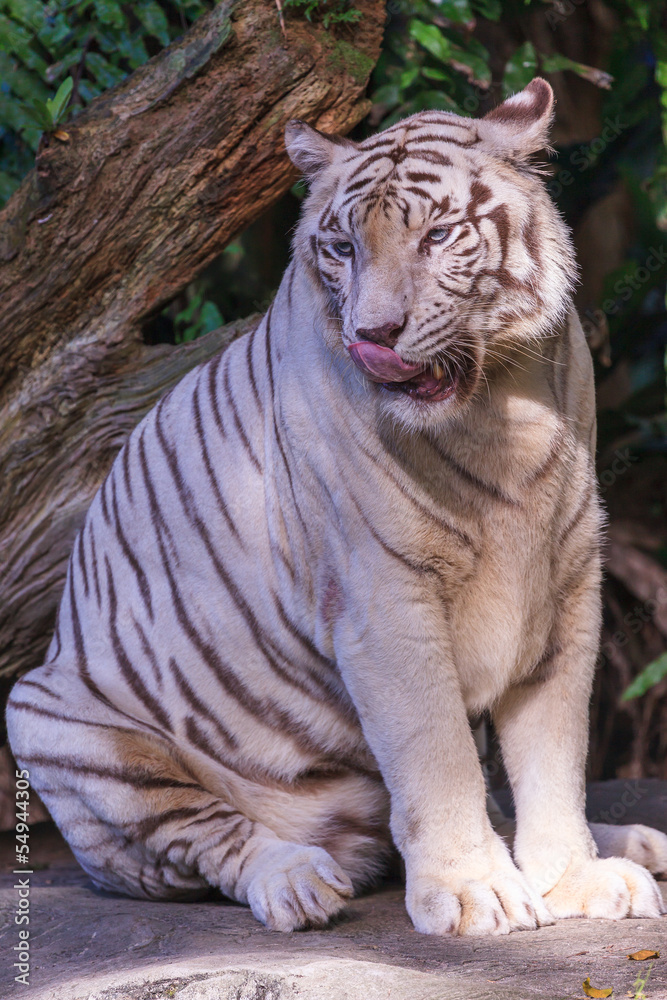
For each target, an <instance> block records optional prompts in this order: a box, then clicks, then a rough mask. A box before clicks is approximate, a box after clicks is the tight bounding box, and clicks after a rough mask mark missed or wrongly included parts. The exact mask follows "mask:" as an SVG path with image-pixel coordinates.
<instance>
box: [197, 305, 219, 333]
mask: <svg viewBox="0 0 667 1000" xmlns="http://www.w3.org/2000/svg"><path fill="white" fill-rule="evenodd" d="M223 323H224V320H223V318H222V314H221V313H220V310H219V309H218V307H217V306H216V304H215V302H210V301H207V302H205V303H204V305H203V306H202V308H201V312H200V314H199V327H200V336H201V335H202V334H204V333H210V332H211V330H217V329H218V327H220V326H222V324H223Z"/></svg>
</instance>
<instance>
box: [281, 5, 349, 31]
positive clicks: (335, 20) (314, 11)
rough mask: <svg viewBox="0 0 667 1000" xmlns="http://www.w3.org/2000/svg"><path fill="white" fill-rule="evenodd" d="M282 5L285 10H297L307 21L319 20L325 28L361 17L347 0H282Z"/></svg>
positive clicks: (347, 22)
mask: <svg viewBox="0 0 667 1000" xmlns="http://www.w3.org/2000/svg"><path fill="white" fill-rule="evenodd" d="M282 6H283V8H284V9H285V10H287V9H288V8H292V9H293V10H298V11H299V12H300V13H301V14H303V16H304V17H305V18H306V19H307V20H308V21H321V22H322V24H323V25H324V27H325V28H331V27H333V26H334V25H337V24H350V25H351V24H356V22H357V21H359V20H360V19H361V17H362V14H361V11H360V10H356V9H355V8H354V7H351V6H350V4H349V0H283V4H282Z"/></svg>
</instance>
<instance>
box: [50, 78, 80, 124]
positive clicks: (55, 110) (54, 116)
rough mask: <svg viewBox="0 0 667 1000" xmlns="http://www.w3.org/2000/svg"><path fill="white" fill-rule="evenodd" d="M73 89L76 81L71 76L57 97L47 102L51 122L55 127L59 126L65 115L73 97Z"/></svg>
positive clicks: (64, 82)
mask: <svg viewBox="0 0 667 1000" xmlns="http://www.w3.org/2000/svg"><path fill="white" fill-rule="evenodd" d="M73 87H74V80H73V79H72V77H71V76H68V77H67V79H66V80H63V82H62V83H61V84H60V86H59V87H58V89H57V91H56V96H55V97H53V98H52V99H50V100H48V101H47V102H46V110H47V111H48V113H49V115H50V116H51V121H52V123H53V124H54V125H57V124H58V122H59V121H60V119H61V118H62V117H63V115H64V114H65V111H66V110H67V105H68V104H69V99H70V97H71V96H72V88H73Z"/></svg>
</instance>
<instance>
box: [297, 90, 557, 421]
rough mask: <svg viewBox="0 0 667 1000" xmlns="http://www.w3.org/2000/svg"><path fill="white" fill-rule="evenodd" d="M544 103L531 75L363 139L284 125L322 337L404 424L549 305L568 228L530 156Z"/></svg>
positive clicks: (546, 315) (517, 340)
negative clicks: (489, 102)
mask: <svg viewBox="0 0 667 1000" xmlns="http://www.w3.org/2000/svg"><path fill="white" fill-rule="evenodd" d="M552 107H553V94H552V91H551V88H550V87H549V85H548V84H547V83H546V82H545V81H544V80H540V79H536V80H533V81H532V83H531V84H530V85H529V86H528V87H527V88H526V89H525V90H524V91H522V92H521V93H520V94H517V95H515V96H514V97H512V98H510V99H509V100H507V101H505V102H504V104H502V105H500V106H499V107H498V108H496V109H495V110H494V111H492V112H491V113H490V114H488V115H486V117H485V118H483V119H480V120H473V119H467V118H461V117H459V116H457V115H454V114H449V113H445V112H439V111H428V112H423V113H420V114H417V115H413V116H412V117H411V118H407V119H405V120H404V121H401V122H399V123H398V124H396V125H394V126H392V127H391V128H389V129H387V130H386V131H385V132H381V133H379V134H378V135H376V136H373V137H372V138H370V139H367V140H365V141H364V142H361V143H354V142H352V141H350V140H347V139H341V138H340V137H331V136H325V135H324V134H322V133H320V132H317V131H316V130H314V129H312V128H310V127H309V126H308V125H306V124H305V123H304V122H298V121H295V122H291V123H290V125H289V126H288V129H287V134H286V141H287V148H288V152H289V154H290V156H291V158H292V160H293V162H294V163H295V164H296V165H297V166H298V167H299V168H300V169H301V170H302V171H303V173H304V174H305V175H306V177H307V178H308V179H309V181H310V185H311V189H310V195H309V197H308V199H307V201H306V203H305V206H304V212H303V216H302V220H301V223H300V225H299V228H298V231H297V237H296V246H295V249H296V252H297V253H298V254H299V255H300V256H301V258H302V260H303V261H304V263H305V264H306V266H307V268H308V270H309V273H310V274H311V276H312V277H313V279H314V280H315V282H316V283H317V284H318V285H319V286H320V287H321V289H322V291H323V292H324V294H325V296H326V302H327V314H328V319H329V320H330V321H331V323H330V324H329V327H330V331H331V335H332V336H331V348H332V350H334V351H337V352H338V353H339V354H343V355H345V356H346V357H347V359H348V360H349V363H350V364H354V365H356V366H357V368H358V369H359V370H360V371H361V372H362V373H363V376H364V378H365V380H366V382H367V383H368V386H369V391H370V392H373V393H375V395H376V396H377V398H378V401H379V402H380V404H381V406H382V407H383V409H384V410H386V411H387V412H388V413H389V414H390V415H391V416H392V417H394V418H395V419H397V420H398V421H399V422H400V423H402V424H404V425H407V426H410V427H414V428H415V429H424V428H427V427H430V426H435V425H438V424H439V423H441V422H442V421H443V420H446V419H447V418H448V417H449V416H450V415H451V414H453V413H456V412H457V411H458V410H459V409H460V408H461V407H462V406H464V405H465V403H466V401H467V400H469V399H470V398H471V397H472V396H473V394H474V393H475V392H476V390H478V388H479V387H480V386H482V385H483V384H484V382H485V380H486V379H488V378H489V377H490V376H491V375H492V371H493V368H494V366H497V365H505V366H506V365H507V362H508V361H510V360H511V358H512V353H513V351H517V350H518V349H519V348H520V345H521V344H525V343H526V342H529V341H536V342H537V343H538V344H539V341H540V338H542V337H544V336H545V334H548V332H549V331H550V329H552V328H553V326H554V324H556V323H558V322H559V320H560V319H561V317H562V315H563V312H564V309H565V308H566V304H567V299H568V293H569V291H570V288H571V283H572V278H573V276H574V275H575V273H576V266H575V264H574V259H573V254H572V248H571V242H570V238H569V234H568V231H567V229H566V227H565V226H564V224H563V222H562V220H561V219H560V216H559V215H558V212H557V210H556V208H555V207H554V205H553V204H552V202H551V200H550V198H549V196H548V194H547V192H546V189H545V187H544V184H543V183H542V181H541V180H540V178H539V176H538V175H537V174H536V172H535V168H534V167H531V165H530V162H529V157H530V156H531V154H533V153H535V152H537V151H538V150H540V149H542V148H543V147H544V145H545V143H546V137H547V130H548V127H549V123H550V120H551V116H552ZM533 349H535V348H533Z"/></svg>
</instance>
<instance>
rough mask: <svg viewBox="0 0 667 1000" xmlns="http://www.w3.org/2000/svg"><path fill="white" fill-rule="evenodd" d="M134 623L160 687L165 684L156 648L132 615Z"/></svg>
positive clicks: (144, 652)
mask: <svg viewBox="0 0 667 1000" xmlns="http://www.w3.org/2000/svg"><path fill="white" fill-rule="evenodd" d="M132 624H133V625H134V628H135V630H136V631H137V632H138V633H139V641H140V642H141V649H142V651H143V654H144V656H145V657H146V659H147V660H148V662H149V663H150V665H151V669H152V671H153V676H154V677H155V681H156V683H157V684H158V685H159V686H160V687H162V684H163V680H162V671H161V670H160V664H159V663H158V659H157V656H156V655H155V650H154V649H153V647H152V646H151V644H150V642H149V641H148V636H147V635H146V633H145V632H144V630H143V628H142V627H141V625H140V624H139V622H138V621H137V619H136V618H135V617H134V615H132Z"/></svg>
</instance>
